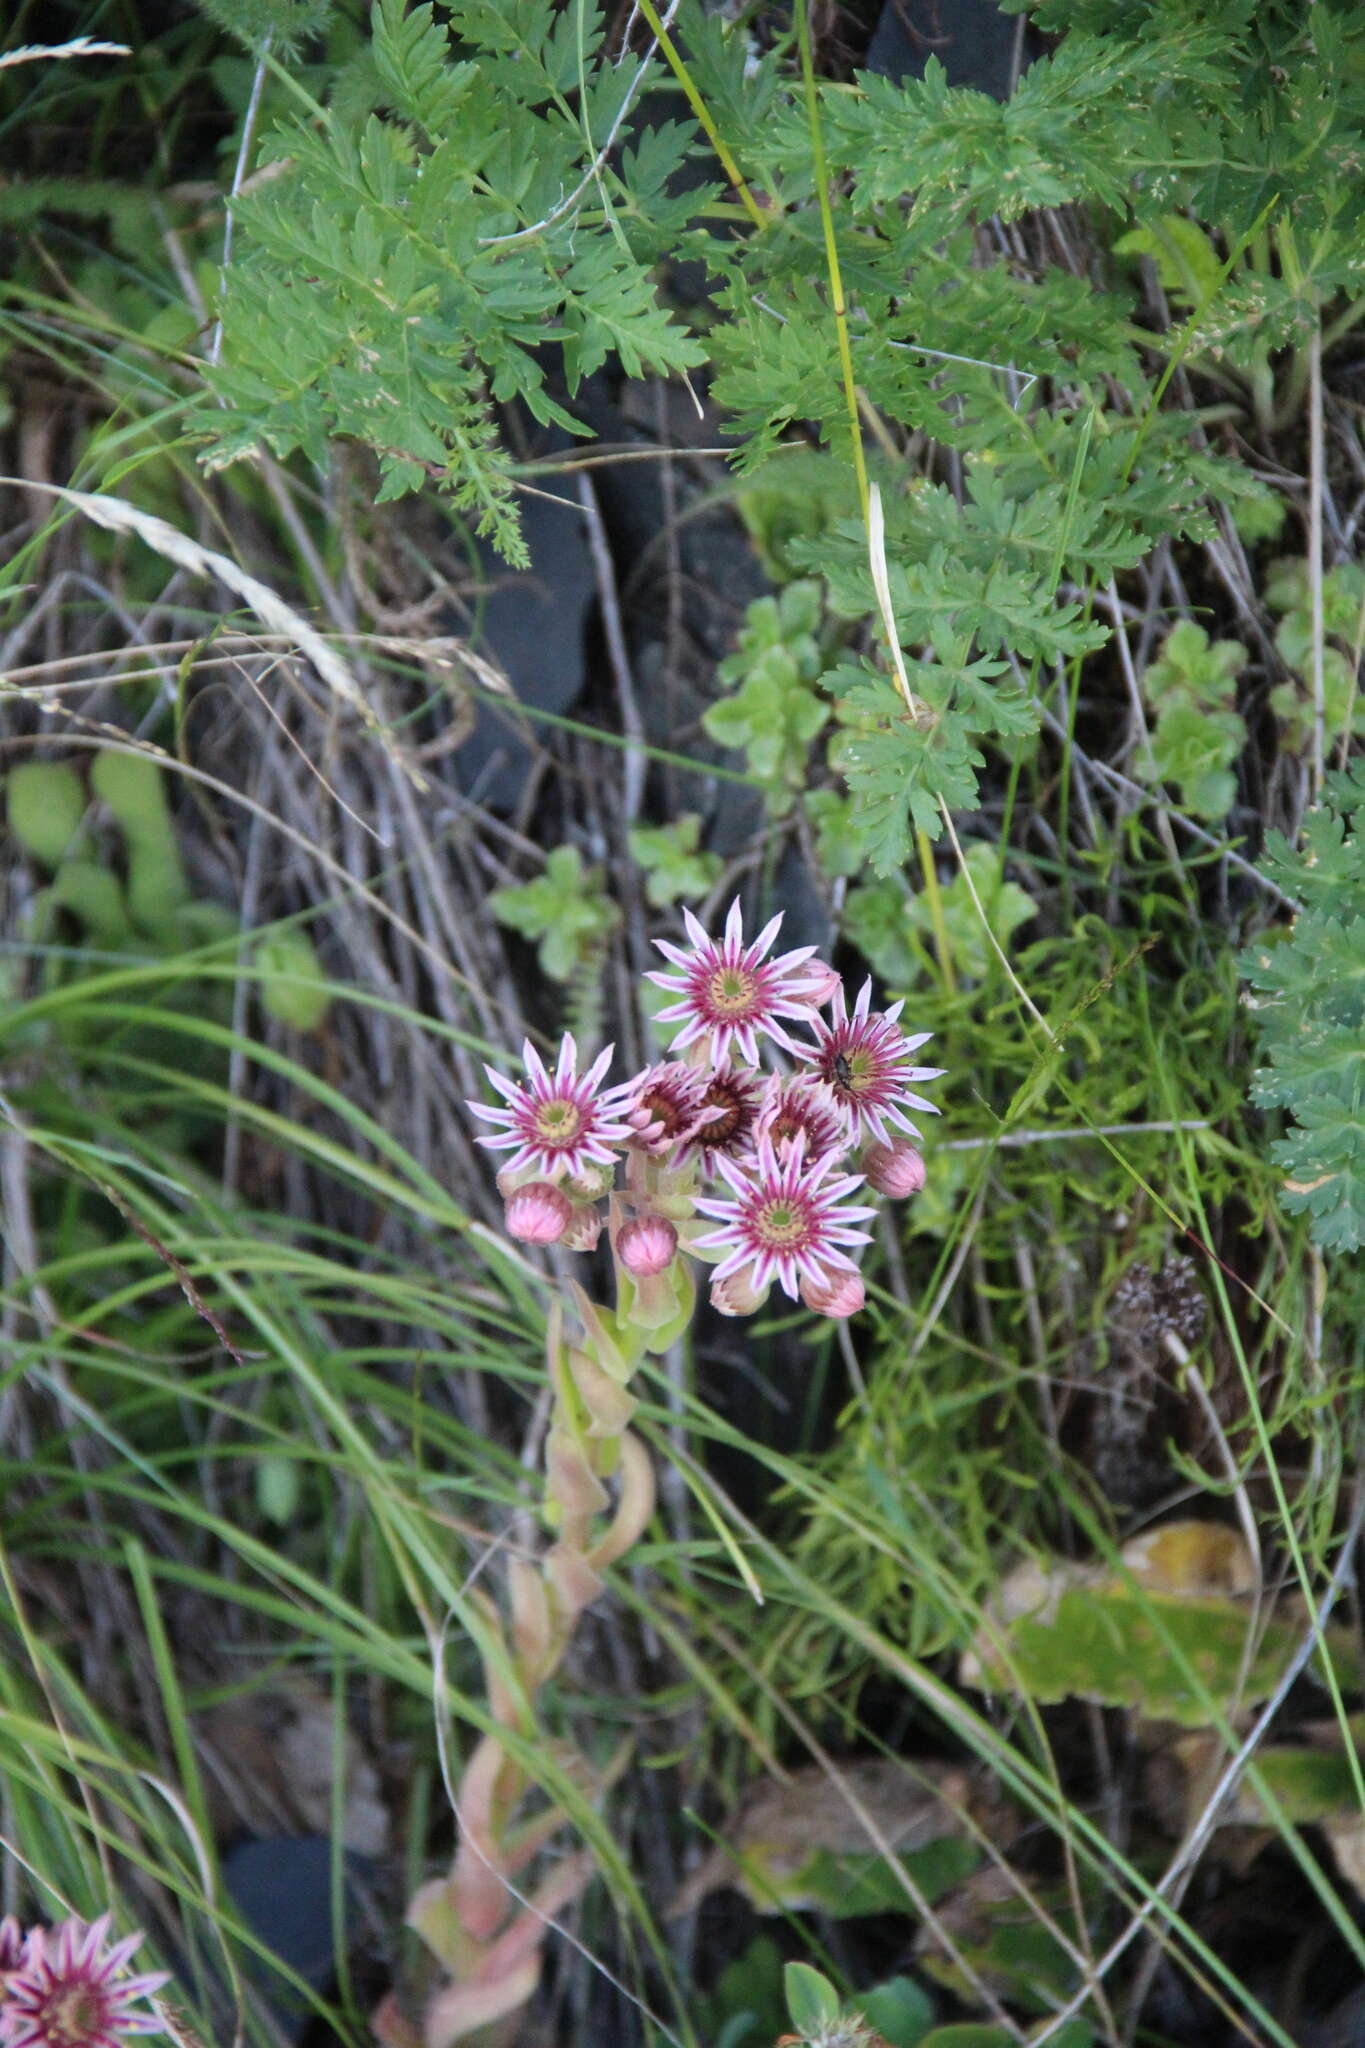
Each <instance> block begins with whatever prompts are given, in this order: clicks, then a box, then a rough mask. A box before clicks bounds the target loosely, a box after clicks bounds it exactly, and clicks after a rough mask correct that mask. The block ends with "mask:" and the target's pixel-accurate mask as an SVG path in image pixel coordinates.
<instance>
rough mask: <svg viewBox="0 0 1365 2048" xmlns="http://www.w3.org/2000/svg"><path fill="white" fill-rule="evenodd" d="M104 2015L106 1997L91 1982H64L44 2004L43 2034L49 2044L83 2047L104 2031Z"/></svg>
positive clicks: (53, 2046)
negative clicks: (102, 1996)
mask: <svg viewBox="0 0 1365 2048" xmlns="http://www.w3.org/2000/svg"><path fill="white" fill-rule="evenodd" d="M107 2018H108V2015H107V2013H106V2011H105V2001H104V2000H103V1998H101V1996H100V1994H99V1992H98V1991H97V1990H96V1989H95V1987H94V1985H92V1984H64V1985H62V1986H60V1987H59V1988H57V1989H55V1990H54V1991H53V1992H52V1994H51V1996H50V1997H49V1998H48V1999H47V2001H46V2003H45V2005H44V2007H43V2014H42V2020H41V2025H42V2030H43V2037H44V2039H45V2040H46V2042H47V2043H48V2044H49V2048H86V2044H87V2043H88V2042H89V2041H91V2040H92V2039H94V2038H95V2037H97V2036H98V2035H100V2034H102V2033H103V2032H104V2029H105V2023H106V2020H107Z"/></svg>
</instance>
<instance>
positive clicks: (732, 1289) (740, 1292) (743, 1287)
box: [711, 1273, 768, 1316]
mask: <svg viewBox="0 0 1365 2048" xmlns="http://www.w3.org/2000/svg"><path fill="white" fill-rule="evenodd" d="M767 1299H768V1290H767V1288H766V1287H757V1288H755V1287H751V1286H750V1285H749V1282H748V1280H747V1278H746V1277H745V1275H744V1274H743V1273H731V1274H730V1275H729V1277H728V1278H727V1279H725V1280H713V1281H712V1282H711V1306H712V1308H713V1309H715V1311H716V1313H717V1314H718V1315H722V1316H751V1315H753V1313H754V1311H755V1310H756V1309H760V1308H762V1306H763V1304H764V1302H765V1301H766V1300H767Z"/></svg>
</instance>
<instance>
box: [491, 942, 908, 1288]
mask: <svg viewBox="0 0 1365 2048" xmlns="http://www.w3.org/2000/svg"><path fill="white" fill-rule="evenodd" d="M683 915H684V919H685V923H686V927H687V936H688V938H689V940H690V941H691V946H690V949H685V948H683V947H681V946H675V945H673V944H671V943H669V942H668V941H666V940H659V941H657V942H656V943H657V945H658V948H659V951H660V952H661V953H662V954H663V956H664V958H665V959H666V960H667V961H668V963H669V967H668V969H667V970H666V971H664V970H661V971H659V972H656V973H654V974H651V976H650V977H649V978H650V980H652V981H655V982H657V983H658V984H659V986H660V987H661V988H663V989H665V990H666V991H667V993H668V994H669V995H670V996H671V997H673V998H674V1001H673V1002H672V1003H671V1004H670V1005H669V1007H668V1008H666V1009H663V1010H661V1011H660V1012H659V1021H660V1022H661V1023H674V1024H677V1025H679V1026H680V1029H679V1031H678V1034H677V1037H676V1038H675V1040H674V1043H673V1047H672V1052H673V1057H671V1058H669V1059H666V1060H664V1061H662V1062H660V1063H659V1064H657V1065H655V1066H651V1067H647V1068H645V1070H644V1072H643V1073H640V1074H637V1075H635V1076H634V1078H633V1079H632V1080H629V1081H624V1082H620V1083H618V1084H617V1085H616V1086H614V1087H604V1086H603V1081H604V1078H605V1075H606V1071H607V1067H608V1065H609V1063H610V1059H611V1054H612V1050H613V1048H612V1047H610V1046H608V1047H607V1049H606V1051H605V1052H603V1053H601V1054H600V1055H599V1056H598V1058H597V1059H596V1060H594V1061H593V1063H592V1065H591V1066H590V1067H589V1068H588V1069H587V1070H586V1072H584V1073H583V1074H580V1073H579V1072H578V1049H577V1047H576V1046H575V1044H574V1041H573V1039H572V1038H571V1037H569V1036H566V1037H565V1039H564V1042H563V1044H562V1046H561V1048H560V1052H559V1057H558V1060H557V1061H556V1063H555V1066H554V1070H553V1072H551V1071H550V1070H549V1069H548V1068H547V1067H546V1066H545V1064H544V1063H543V1061H542V1060H541V1059H540V1058H539V1056H538V1055H537V1053H536V1052H535V1050H534V1049H533V1047H531V1046H530V1045H529V1044H528V1045H527V1046H526V1047H525V1048H524V1054H523V1056H524V1059H525V1063H526V1079H525V1080H524V1081H523V1082H521V1083H519V1084H518V1083H514V1082H511V1081H508V1080H507V1079H506V1078H505V1077H504V1076H503V1075H502V1074H499V1073H497V1072H495V1071H494V1069H493V1068H492V1067H489V1068H488V1069H487V1070H486V1071H487V1073H488V1078H489V1080H490V1081H491V1082H492V1084H493V1086H494V1088H495V1089H496V1090H497V1092H498V1094H499V1095H500V1096H501V1097H502V1101H501V1103H500V1104H498V1105H497V1106H495V1107H489V1106H487V1105H485V1104H482V1103H471V1104H470V1105H469V1107H470V1109H471V1110H472V1112H473V1114H474V1115H475V1116H477V1117H479V1118H481V1119H482V1120H483V1121H484V1122H485V1123H488V1124H492V1125H494V1126H495V1128H494V1129H493V1130H492V1131H490V1132H487V1133H485V1134H484V1135H482V1136H481V1138H480V1139H479V1142H480V1144H483V1145H487V1146H490V1147H492V1148H493V1149H495V1150H500V1151H510V1152H511V1155H512V1156H511V1158H510V1159H508V1160H507V1161H506V1162H505V1164H504V1165H503V1168H502V1171H501V1172H500V1173H499V1175H498V1185H499V1187H500V1188H501V1190H502V1193H503V1196H504V1198H505V1200H506V1205H507V1228H508V1230H509V1232H510V1233H511V1235H512V1236H513V1237H517V1238H520V1239H521V1240H522V1241H523V1242H525V1243H528V1244H562V1245H565V1246H567V1247H569V1248H570V1249H572V1250H586V1249H588V1248H590V1247H591V1246H592V1245H594V1244H595V1243H596V1242H597V1239H598V1236H599V1235H600V1232H601V1228H602V1221H603V1218H602V1212H601V1203H602V1200H603V1197H604V1196H605V1197H609V1201H608V1215H607V1221H608V1226H609V1229H610V1234H611V1242H612V1248H613V1250H614V1252H615V1255H616V1258H617V1261H618V1263H619V1265H620V1266H621V1267H622V1268H623V1269H624V1270H625V1272H626V1273H627V1274H628V1275H630V1277H631V1279H632V1281H633V1282H634V1283H636V1284H637V1285H638V1286H644V1285H646V1284H647V1283H648V1282H649V1281H650V1280H651V1279H653V1278H654V1276H657V1275H660V1274H663V1273H665V1272H666V1271H667V1270H668V1269H669V1268H670V1267H671V1266H672V1263H673V1261H674V1259H675V1258H676V1257H677V1256H678V1254H679V1253H680V1252H682V1251H685V1252H690V1253H694V1254H695V1255H696V1256H698V1257H700V1258H702V1259H706V1260H708V1261H710V1262H713V1263H714V1265H715V1272H714V1275H713V1277H712V1286H711V1299H712V1301H713V1303H714V1304H715V1306H716V1307H717V1308H719V1309H721V1310H722V1311H723V1312H724V1313H726V1314H729V1315H747V1314H749V1313H751V1312H752V1311H753V1310H754V1309H756V1308H758V1307H759V1306H760V1305H761V1304H762V1302H763V1301H764V1299H765V1298H766V1296H767V1293H768V1289H769V1287H770V1286H771V1284H772V1283H773V1281H774V1280H775V1281H776V1282H777V1284H778V1286H779V1287H781V1289H782V1290H783V1292H784V1293H786V1294H788V1295H790V1297H791V1298H792V1299H793V1300H798V1299H799V1300H801V1301H803V1302H804V1303H805V1305H806V1306H807V1307H808V1308H810V1309H813V1310H815V1311H816V1313H817V1314H820V1315H826V1316H847V1315H851V1314H853V1312H854V1311H855V1310H856V1309H858V1308H861V1306H862V1304H863V1299H864V1294H863V1283H862V1280H861V1278H860V1277H859V1273H858V1267H857V1262H856V1259H855V1257H854V1256H852V1253H853V1251H854V1249H855V1248H856V1247H859V1246H861V1245H864V1244H866V1243H867V1241H868V1232H867V1231H866V1230H864V1229H862V1228H860V1227H859V1226H860V1225H862V1224H864V1223H866V1222H868V1221H869V1220H870V1219H871V1217H872V1216H873V1215H874V1213H875V1211H874V1209H873V1208H871V1207H869V1206H867V1205H866V1204H864V1203H854V1202H851V1201H850V1200H849V1197H850V1196H851V1195H853V1194H854V1193H855V1192H856V1191H857V1190H858V1189H860V1188H861V1189H864V1190H866V1191H867V1192H870V1193H873V1194H880V1195H892V1196H905V1195H911V1194H914V1193H915V1192H916V1191H917V1190H918V1189H919V1188H921V1187H922V1186H923V1185H924V1162H923V1160H922V1159H921V1158H920V1155H919V1153H918V1152H917V1151H916V1150H915V1149H914V1146H913V1145H912V1144H911V1143H910V1142H909V1141H910V1140H911V1139H914V1138H917V1137H918V1136H919V1133H918V1131H917V1130H916V1129H915V1126H914V1125H913V1124H912V1123H911V1122H910V1120H909V1117H908V1115H907V1114H906V1112H907V1111H909V1110H925V1111H928V1112H930V1113H931V1114H932V1113H933V1110H934V1105H933V1104H932V1103H930V1102H926V1101H925V1100H924V1098H923V1096H921V1095H918V1094H915V1093H914V1092H913V1090H912V1083H916V1082H921V1081H931V1080H933V1079H935V1078H936V1077H937V1075H938V1074H939V1073H940V1072H941V1071H942V1069H941V1068H937V1067H919V1066H916V1065H915V1064H914V1055H915V1053H916V1052H917V1051H918V1050H919V1048H920V1046H922V1045H923V1044H924V1042H925V1039H926V1038H927V1037H928V1033H927V1032H920V1033H918V1034H916V1035H910V1034H908V1033H906V1032H905V1031H903V1030H902V1029H901V1026H900V1022H899V1018H900V1012H901V1005H900V1004H899V1003H895V1004H893V1005H892V1007H891V1008H890V1009H889V1010H885V1011H882V1012H874V1011H873V1010H872V1008H871V998H872V984H871V982H870V981H868V982H865V983H864V985H863V987H862V989H861V991H860V992H859V994H858V996H857V998H856V1000H855V1002H854V1004H853V1007H852V1009H851V1010H850V1009H849V1007H848V1003H847V1000H846V997H845V993H844V986H843V983H842V981H841V980H840V978H839V976H838V975H837V974H836V973H835V972H834V970H833V969H832V968H830V967H828V966H826V965H825V964H824V962H822V961H820V960H818V959H816V957H815V949H814V947H812V946H803V947H798V948H797V949H796V950H795V951H793V952H788V953H781V954H779V955H778V956H777V957H776V958H770V957H769V956H770V954H771V951H772V946H773V942H774V940H775V939H776V937H777V933H778V930H779V928H780V926H781V923H782V919H781V918H780V917H775V918H773V919H772V921H771V922H770V923H769V924H766V925H765V926H764V927H763V930H762V931H761V932H760V933H759V934H758V937H757V938H756V939H754V940H752V941H751V942H750V943H749V944H747V945H746V944H745V942H744V930H743V924H742V920H741V915H740V907H739V904H738V903H737V902H736V903H734V904H733V905H732V906H731V909H730V913H729V915H728V917H727V918H726V920H725V932H724V936H723V937H722V938H721V939H719V940H716V939H712V938H710V937H709V936H708V934H707V933H706V931H705V930H704V928H703V927H702V926H701V925H700V924H699V923H698V921H697V919H696V918H695V917H693V916H692V914H691V913H690V912H689V911H685V912H684V913H683ZM825 1010H828V1011H829V1013H830V1014H829V1016H828V1017H826V1016H824V1015H822V1014H821V1013H822V1012H823V1011H825ZM802 1034H804V1035H802ZM774 1049H775V1053H776V1057H774ZM765 1056H766V1058H767V1059H768V1062H769V1064H768V1066H767V1067H765V1065H764V1059H765ZM622 1159H624V1162H625V1185H624V1187H623V1188H621V1189H619V1190H618V1189H617V1188H616V1185H615V1182H616V1168H617V1165H618V1162H619V1161H620V1160H622ZM715 1183H719V1187H718V1188H717V1187H715V1186H714V1184H715ZM708 1185H711V1186H712V1188H713V1191H712V1192H709V1193H708V1192H706V1189H707V1187H708ZM699 1217H700V1218H702V1219H705V1221H704V1223H699V1222H698V1220H697V1219H698V1218H699ZM706 1224H710V1225H714V1226H716V1227H715V1228H709V1229H708V1228H706V1227H705V1225H706Z"/></svg>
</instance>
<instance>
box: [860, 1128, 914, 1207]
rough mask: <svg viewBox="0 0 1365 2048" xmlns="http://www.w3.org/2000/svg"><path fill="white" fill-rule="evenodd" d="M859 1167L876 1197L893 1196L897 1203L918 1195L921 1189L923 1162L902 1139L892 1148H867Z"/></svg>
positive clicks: (878, 1146) (873, 1146) (875, 1146)
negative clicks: (877, 1195) (907, 1196)
mask: <svg viewBox="0 0 1365 2048" xmlns="http://www.w3.org/2000/svg"><path fill="white" fill-rule="evenodd" d="M861 1164H862V1169H863V1174H864V1176H865V1178H866V1180H867V1184H868V1186H869V1187H870V1188H875V1189H876V1191H877V1193H878V1194H879V1195H892V1196H894V1197H895V1198H896V1200H897V1201H900V1200H902V1199H903V1198H904V1197H905V1196H906V1195H917V1194H918V1193H919V1191H920V1189H921V1188H922V1187H923V1186H924V1161H923V1160H922V1159H921V1158H920V1156H919V1153H918V1152H917V1151H916V1150H915V1148H914V1146H913V1145H907V1144H906V1143H905V1141H904V1139H903V1138H898V1139H897V1140H896V1142H895V1143H894V1144H892V1145H869V1146H868V1148H867V1150H866V1152H864V1154H863V1157H862V1162H861Z"/></svg>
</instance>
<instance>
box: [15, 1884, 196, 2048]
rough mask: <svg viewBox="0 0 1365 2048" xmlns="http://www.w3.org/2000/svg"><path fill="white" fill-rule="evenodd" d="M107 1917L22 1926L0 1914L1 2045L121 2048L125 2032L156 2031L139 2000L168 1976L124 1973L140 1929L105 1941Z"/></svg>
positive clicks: (154, 2019) (157, 2023)
mask: <svg viewBox="0 0 1365 2048" xmlns="http://www.w3.org/2000/svg"><path fill="white" fill-rule="evenodd" d="M109 1923H110V1916H109V1914H108V1913H104V1914H101V1916H100V1918H99V1919H98V1920H94V1921H91V1922H90V1923H89V1924H88V1925H87V1923H86V1922H85V1921H83V1920H67V1921H65V1922H63V1924H62V1925H61V1926H60V1927H55V1928H54V1927H33V1928H30V1929H29V1930H28V1931H27V1932H25V1930H24V1929H23V1928H21V1927H20V1925H19V1923H18V1921H17V1920H15V1919H14V1917H13V1916H12V1915H7V1916H6V1917H5V1919H4V1920H3V1921H0V2042H2V2043H3V2044H4V2048H123V2043H124V2042H125V2041H126V2040H127V2039H128V2037H129V2036H130V2035H133V2034H159V2033H161V2032H162V2031H163V2025H162V2021H161V2018H160V2016H159V2014H158V2013H157V2012H156V2011H155V2010H154V2009H149V2008H148V2006H147V2005H146V2003H145V2001H146V2000H148V1999H149V1998H150V1997H151V1996H152V1995H153V1994H154V1993H155V1992H157V1991H159V1990H160V1989H161V1987H162V1985H163V1984H165V1983H166V1982H167V1981H168V1980H167V1978H166V1976H165V1975H164V1973H161V1972H156V1973H149V1974H146V1975H143V1976H140V1977H129V1976H127V1975H125V1970H126V1967H127V1963H128V1960H129V1958H130V1956H131V1955H132V1954H133V1952H134V1950H135V1949H136V1948H137V1947H138V1946H139V1944H140V1943H141V1941H142V1936H141V1935H140V1934H129V1935H125V1936H124V1937H123V1939H122V1940H121V1941H114V1942H111V1941H109V1938H108V1936H109Z"/></svg>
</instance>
